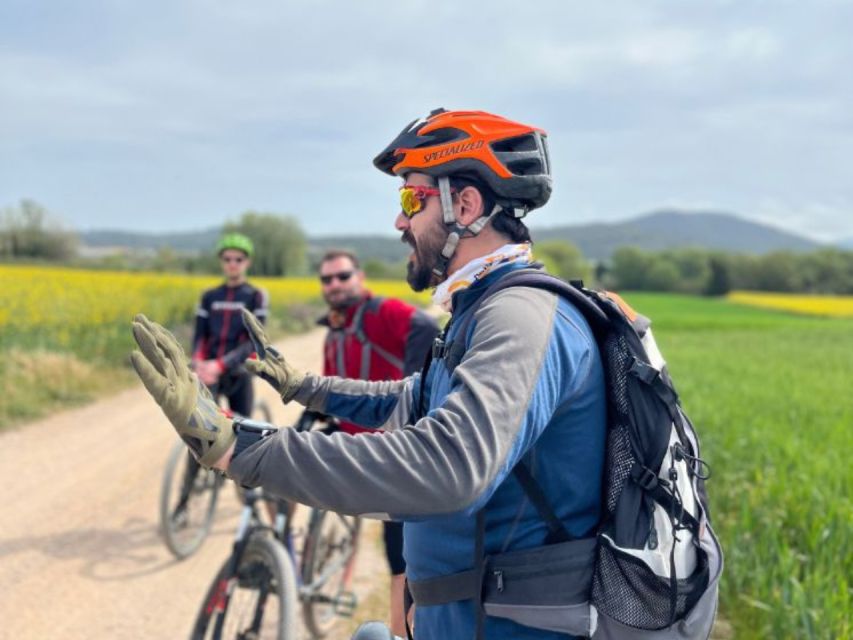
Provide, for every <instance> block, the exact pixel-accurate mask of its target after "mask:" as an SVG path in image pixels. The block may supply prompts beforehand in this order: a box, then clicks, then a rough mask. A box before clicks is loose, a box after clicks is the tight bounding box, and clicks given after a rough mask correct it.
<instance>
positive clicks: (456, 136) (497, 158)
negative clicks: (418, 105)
mask: <svg viewBox="0 0 853 640" xmlns="http://www.w3.org/2000/svg"><path fill="white" fill-rule="evenodd" d="M373 164H374V165H375V166H376V168H377V169H380V170H381V171H384V172H385V173H388V174H390V175H405V174H407V173H410V172H414V171H416V172H419V173H425V174H427V175H430V176H432V177H434V178H440V177H445V176H453V175H469V176H476V177H477V178H479V179H480V180H481V181H482V182H483V183H484V184H485V185H486V186H487V187H488V188H489V189H491V190H492V192H493V193H494V195H495V196H496V197H497V199H498V201H499V202H501V203H502V204H506V205H510V206H513V207H521V208H522V209H523V210H524V212H525V213H526V212H527V211H530V210H531V209H536V208H538V207H541V206H542V205H544V204H545V203H546V202H547V201H548V198H550V196H551V164H550V161H549V158H548V144H547V134H546V133H545V132H544V131H543V130H542V129H538V128H536V127H531V126H529V125H526V124H521V123H520V122H513V121H512V120H507V119H506V118H502V117H501V116H496V115H493V114H491V113H486V112H485V111H446V110H444V109H436V110H434V111H432V112H431V113H430V114H429V116H427V117H426V118H420V119H418V120H415V121H413V122H412V123H410V124H409V125H408V126H407V127H406V128H405V129H403V131H401V132H400V134H399V135H398V136H397V137H396V138H395V139H394V140H393V141H392V142H391V144H389V145H388V147H387V148H386V149H385V150H384V151H382V153H380V154H379V155H378V156H376V158H375V159H374V160H373Z"/></svg>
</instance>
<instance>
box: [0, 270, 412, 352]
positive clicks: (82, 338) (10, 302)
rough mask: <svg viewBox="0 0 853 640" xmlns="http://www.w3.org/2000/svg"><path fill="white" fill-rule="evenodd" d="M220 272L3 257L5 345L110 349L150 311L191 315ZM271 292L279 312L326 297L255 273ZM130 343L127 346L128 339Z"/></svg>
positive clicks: (403, 293) (299, 281) (1, 331)
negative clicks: (104, 267) (98, 267)
mask: <svg viewBox="0 0 853 640" xmlns="http://www.w3.org/2000/svg"><path fill="white" fill-rule="evenodd" d="M221 281H222V280H221V278H219V277H216V276H195V275H182V274H166V273H130V272H118V271H88V270H84V269H64V268H51V267H32V266H15V265H0V347H6V348H8V347H15V346H33V345H35V346H39V347H42V348H48V349H69V350H73V351H77V352H82V353H86V354H87V355H99V354H101V355H106V354H107V352H110V351H112V346H114V345H116V343H117V342H118V343H121V344H122V345H123V344H124V343H125V342H126V341H127V339H128V338H129V326H130V320H131V319H132V318H133V316H134V315H135V314H137V313H140V312H144V313H145V314H146V315H148V316H149V317H150V318H152V319H155V320H157V321H158V322H161V323H163V324H166V325H169V326H175V325H179V324H183V323H187V322H189V321H190V320H191V319H192V317H193V310H194V309H195V306H196V304H197V303H198V300H199V297H200V296H201V293H202V291H203V290H204V289H207V288H209V287H213V286H216V285H218V284H219V283H220V282H221ZM251 281H252V283H253V284H255V285H256V286H260V287H263V288H265V289H266V290H267V291H268V292H269V295H270V306H271V308H272V311H273V315H275V314H276V312H283V311H284V310H285V309H287V308H290V307H292V306H293V305H299V304H306V303H311V302H315V303H319V301H320V287H319V283H318V282H317V280H316V279H315V278H251ZM370 284H371V288H372V289H373V290H374V291H375V292H376V293H378V294H381V295H385V296H397V297H403V298H407V299H409V300H412V301H418V302H425V301H426V300H427V298H426V297H425V296H422V295H421V296H418V295H415V294H413V293H412V291H411V289H409V288H408V286H407V285H406V283H405V282H371V283H370ZM122 348H123V347H122Z"/></svg>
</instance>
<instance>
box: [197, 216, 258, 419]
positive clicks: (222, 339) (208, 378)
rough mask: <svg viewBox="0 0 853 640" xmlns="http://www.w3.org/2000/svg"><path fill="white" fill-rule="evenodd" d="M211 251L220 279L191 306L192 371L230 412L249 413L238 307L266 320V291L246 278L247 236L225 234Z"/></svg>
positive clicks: (247, 345)
mask: <svg viewBox="0 0 853 640" xmlns="http://www.w3.org/2000/svg"><path fill="white" fill-rule="evenodd" d="M216 252H217V254H218V255H219V261H220V263H221V265H222V275H223V276H225V282H224V283H223V284H221V285H219V286H218V287H216V288H214V289H209V290H208V291H205V292H204V294H202V296H201V301H200V302H199V305H198V308H197V309H196V321H195V333H194V335H193V355H192V364H193V369H195V372H196V373H197V374H198V377H199V379H200V380H201V382H202V383H204V384H205V385H207V386H208V387H210V388H212V389H213V388H215V389H216V390H218V391H219V392H220V393H221V394H222V395H224V396H226V397H227V398H228V407H229V408H230V409H231V411H233V412H235V413H238V414H240V415H243V416H249V415H251V413H252V404H253V402H254V394H253V388H252V376H251V374H250V373H248V372H247V371H246V370H245V369H244V368H243V366H242V365H243V362H244V361H245V360H246V358H248V357H249V355H250V354H251V353H252V350H253V349H252V343H251V341H250V340H249V335H248V334H247V333H246V329H245V328H244V327H243V322H242V321H241V319H240V311H241V310H242V309H248V310H249V311H250V312H252V313H253V314H254V315H255V316H256V317H257V318H258V319H260V321H261V322H266V318H267V306H268V303H267V294H266V292H265V291H264V290H263V289H258V288H256V287H253V286H252V285H250V284H249V283H248V282H247V280H246V273H247V272H248V270H249V267H250V266H251V265H252V254H253V253H254V245H253V244H252V241H251V240H250V239H249V238H248V237H246V236H244V235H243V234H241V233H227V234H225V235H223V236H222V238H221V239H220V240H219V243H218V244H217V246H216Z"/></svg>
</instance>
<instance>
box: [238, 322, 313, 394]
mask: <svg viewBox="0 0 853 640" xmlns="http://www.w3.org/2000/svg"><path fill="white" fill-rule="evenodd" d="M242 313H243V324H244V325H245V327H246V331H248V332H249V338H251V340H252V344H253V345H254V347H255V351H256V352H257V354H258V359H257V360H246V362H245V367H246V369H248V370H249V371H251V372H252V373H254V374H255V375H256V376H260V377H261V378H263V379H264V380H266V381H267V382H269V383H270V384H271V385H272V386H273V388H274V389H275V390H276V391H278V393H279V394H280V395H281V399H282V400H283V401H284V402H285V403H287V402H290V401H291V400H292V399H293V396H294V395H295V394H296V391H297V390H298V389H299V387H300V386H301V385H302V381H303V380H304V379H305V374H304V373H299V372H298V371H297V370H296V369H294V368H293V367H291V366H290V365H289V364H287V360H285V359H284V356H282V355H281V354H280V353H279V352H278V350H277V349H276V348H275V347H273V346H271V345H270V341H269V338H267V334H266V332H265V331H264V327H263V326H262V325H261V323H260V322H258V319H257V318H256V317H255V315H254V314H253V313H252V312H250V311H248V310H247V309H243V312H242Z"/></svg>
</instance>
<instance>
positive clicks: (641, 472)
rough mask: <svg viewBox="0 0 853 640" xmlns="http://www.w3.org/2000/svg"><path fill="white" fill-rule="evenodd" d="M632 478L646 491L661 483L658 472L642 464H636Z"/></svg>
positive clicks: (632, 471)
mask: <svg viewBox="0 0 853 640" xmlns="http://www.w3.org/2000/svg"><path fill="white" fill-rule="evenodd" d="M631 479H632V480H633V481H634V482H636V483H637V484H638V485H639V486H640V488H641V489H645V490H646V491H651V490H652V489H654V488H655V487H657V486H658V484H659V479H658V474H656V473H655V472H654V471H652V470H651V469H649V468H648V467H644V466H643V465H641V464H637V465H634V467H633V468H632V469H631Z"/></svg>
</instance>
